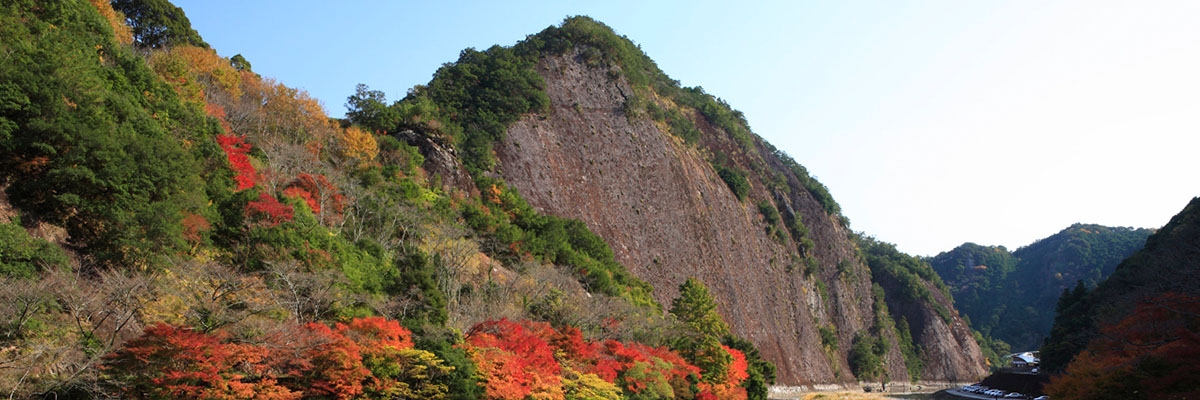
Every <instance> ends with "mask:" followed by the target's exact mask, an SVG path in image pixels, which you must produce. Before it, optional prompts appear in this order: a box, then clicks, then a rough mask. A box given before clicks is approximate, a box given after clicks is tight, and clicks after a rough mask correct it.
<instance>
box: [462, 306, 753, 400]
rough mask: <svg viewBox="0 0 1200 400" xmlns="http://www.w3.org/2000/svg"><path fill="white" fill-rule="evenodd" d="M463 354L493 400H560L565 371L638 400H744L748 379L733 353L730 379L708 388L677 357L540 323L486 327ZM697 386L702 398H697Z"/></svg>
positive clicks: (471, 335) (473, 333) (472, 334)
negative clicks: (642, 399) (597, 380)
mask: <svg viewBox="0 0 1200 400" xmlns="http://www.w3.org/2000/svg"><path fill="white" fill-rule="evenodd" d="M466 347H467V348H468V349H469V351H470V353H471V354H472V358H473V359H474V360H475V362H476V364H477V366H478V370H479V372H480V375H481V376H482V377H483V382H482V384H483V385H485V388H486V394H487V396H488V398H492V399H524V398H528V397H539V398H540V397H547V398H560V397H561V393H562V388H561V382H562V376H561V375H560V374H561V373H562V372H563V371H565V370H567V369H571V370H574V371H578V372H580V373H584V374H595V375H596V376H598V377H600V379H603V380H604V381H607V382H609V383H613V384H615V385H617V387H619V388H620V389H621V390H622V391H624V392H625V393H626V395H629V396H634V397H651V398H653V397H673V398H677V399H686V398H712V399H745V398H746V392H745V390H744V389H743V388H741V387H738V385H739V384H741V382H742V381H743V380H744V379H746V377H747V376H748V374H747V371H746V368H747V363H746V357H745V355H744V354H742V353H741V352H740V351H737V350H734V349H730V348H726V350H727V351H729V352H730V355H732V356H733V358H734V365H733V367H732V368H731V371H730V373H729V376H728V379H727V380H726V381H724V382H722V383H721V384H719V385H706V384H702V383H701V384H697V382H699V379H700V368H699V367H696V366H695V365H692V364H691V363H689V362H688V361H687V360H685V359H684V358H683V357H682V356H680V355H679V353H676V352H674V351H671V350H669V349H667V348H665V347H650V346H646V345H643V344H640V343H623V342H619V341H616V340H606V341H603V342H593V341H588V340H586V339H584V338H583V334H582V332H580V330H579V329H578V328H575V327H569V326H568V327H564V328H562V329H560V330H555V329H554V328H553V327H551V326H550V325H549V324H546V323H542V322H533V321H519V322H514V321H509V320H507V319H501V320H499V321H486V322H483V323H480V324H478V325H476V326H475V327H474V328H472V329H471V330H470V331H469V332H468V334H467V338H466ZM695 387H698V388H699V389H700V392H699V393H693V392H692V388H695ZM664 391H665V393H664ZM556 393H557V395H556Z"/></svg>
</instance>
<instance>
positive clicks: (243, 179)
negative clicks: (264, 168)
mask: <svg viewBox="0 0 1200 400" xmlns="http://www.w3.org/2000/svg"><path fill="white" fill-rule="evenodd" d="M217 144H219V145H221V149H222V150H225V158H226V159H227V160H229V168H231V169H233V172H236V173H237V176H234V178H233V179H234V181H236V182H237V190H246V189H249V188H252V187H254V184H255V183H256V182H258V180H259V176H258V171H256V170H255V169H254V166H253V165H250V156H247V155H246V153H249V152H250V148H251V147H250V144H249V143H246V142H245V140H244V138H243V137H241V136H234V135H217Z"/></svg>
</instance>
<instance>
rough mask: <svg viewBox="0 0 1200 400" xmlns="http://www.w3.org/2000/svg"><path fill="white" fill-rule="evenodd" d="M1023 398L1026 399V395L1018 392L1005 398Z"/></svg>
mask: <svg viewBox="0 0 1200 400" xmlns="http://www.w3.org/2000/svg"><path fill="white" fill-rule="evenodd" d="M1023 397H1025V395H1023V394H1020V393H1017V392H1012V393H1009V394H1006V395H1004V398H1006V399H1020V398H1023Z"/></svg>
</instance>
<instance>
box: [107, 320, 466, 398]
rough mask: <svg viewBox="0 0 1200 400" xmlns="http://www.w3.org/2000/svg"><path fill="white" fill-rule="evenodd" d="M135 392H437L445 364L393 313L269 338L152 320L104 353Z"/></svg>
mask: <svg viewBox="0 0 1200 400" xmlns="http://www.w3.org/2000/svg"><path fill="white" fill-rule="evenodd" d="M104 369H105V371H107V372H108V373H109V374H111V375H112V376H113V377H114V379H115V382H117V383H116V385H117V386H119V388H118V389H119V390H120V392H121V393H122V394H124V395H125V396H127V397H129V398H135V399H178V398H188V399H274V400H281V399H299V398H329V399H339V400H344V399H376V398H379V399H383V398H421V399H438V398H444V397H445V395H446V392H447V390H446V387H445V385H443V384H440V383H438V382H439V380H438V378H439V377H440V376H443V375H445V374H446V373H448V372H449V371H450V369H451V368H450V367H447V366H445V365H444V364H443V363H442V361H441V360H439V359H437V358H436V357H435V356H434V355H433V353H430V352H427V351H423V350H418V349H414V348H413V342H412V340H411V334H410V332H409V331H408V330H406V329H404V328H403V327H401V326H400V324H399V323H397V322H396V321H393V320H388V319H385V318H382V317H369V318H356V319H354V320H352V321H350V323H348V324H340V323H339V324H334V325H333V326H332V327H330V326H327V325H324V324H318V323H310V324H307V325H304V326H302V327H298V329H297V330H296V332H293V333H292V334H290V335H287V337H284V338H274V342H273V343H269V345H252V344H239V343H233V342H232V341H230V340H229V339H228V338H226V337H225V335H224V334H223V333H220V332H217V333H213V334H206V333H201V332H197V331H193V330H191V329H188V328H184V327H177V326H173V325H168V324H162V323H160V324H158V325H155V326H152V327H150V328H147V329H146V330H145V331H144V332H143V333H142V336H140V337H138V338H135V339H133V340H130V341H129V342H127V343H126V344H125V346H124V347H122V348H121V349H120V350H119V351H117V352H115V353H113V354H110V355H109V356H107V357H106V358H105V364H104Z"/></svg>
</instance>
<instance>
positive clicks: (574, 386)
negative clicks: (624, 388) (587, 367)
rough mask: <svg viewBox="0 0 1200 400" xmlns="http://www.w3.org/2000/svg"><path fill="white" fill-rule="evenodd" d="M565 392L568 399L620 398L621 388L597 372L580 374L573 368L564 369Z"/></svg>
mask: <svg viewBox="0 0 1200 400" xmlns="http://www.w3.org/2000/svg"><path fill="white" fill-rule="evenodd" d="M562 383H563V392H565V394H566V400H620V398H621V389H620V388H618V387H617V385H614V384H612V383H609V382H608V381H605V380H604V379H602V378H600V377H599V376H597V375H596V374H580V373H579V372H578V371H575V370H573V369H570V368H568V369H566V370H565V371H563V381H562Z"/></svg>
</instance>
